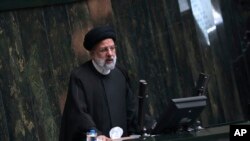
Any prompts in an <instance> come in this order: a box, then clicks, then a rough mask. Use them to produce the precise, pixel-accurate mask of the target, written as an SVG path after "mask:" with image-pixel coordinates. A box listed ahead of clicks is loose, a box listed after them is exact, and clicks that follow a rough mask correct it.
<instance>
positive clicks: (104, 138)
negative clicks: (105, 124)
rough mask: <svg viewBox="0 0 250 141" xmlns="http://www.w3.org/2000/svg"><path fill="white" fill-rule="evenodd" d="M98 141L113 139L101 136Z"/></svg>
mask: <svg viewBox="0 0 250 141" xmlns="http://www.w3.org/2000/svg"><path fill="white" fill-rule="evenodd" d="M97 141H111V139H110V138H108V137H106V136H104V135H99V136H97Z"/></svg>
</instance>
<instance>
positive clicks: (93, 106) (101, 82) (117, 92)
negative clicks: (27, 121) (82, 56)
mask: <svg viewBox="0 0 250 141" xmlns="http://www.w3.org/2000/svg"><path fill="white" fill-rule="evenodd" d="M126 78H127V77H126V75H124V73H123V71H121V69H119V68H115V69H113V70H111V72H110V73H109V74H108V75H102V74H100V73H99V72H98V71H97V70H96V69H95V68H94V66H93V64H92V62H91V61H88V62H86V63H85V64H83V65H81V66H80V67H78V68H77V69H75V70H73V71H72V73H71V76H70V83H69V88H68V95H67V100H66V103H65V107H64V112H63V117H62V122H61V129H60V137H59V140H60V141H80V140H85V133H86V132H87V131H89V130H90V129H93V128H94V129H96V130H97V132H98V134H102V135H106V136H108V137H109V131H110V129H111V128H112V127H115V126H119V127H121V128H122V129H123V130H124V134H123V136H127V135H128V134H131V133H132V132H136V123H137V122H136V113H137V112H136V110H137V106H136V105H137V104H136V98H135V95H133V94H132V93H131V90H130V89H129V85H128V82H127V79H126Z"/></svg>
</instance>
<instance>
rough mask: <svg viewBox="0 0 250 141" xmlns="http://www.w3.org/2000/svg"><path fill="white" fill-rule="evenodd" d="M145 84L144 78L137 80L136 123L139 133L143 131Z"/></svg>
mask: <svg viewBox="0 0 250 141" xmlns="http://www.w3.org/2000/svg"><path fill="white" fill-rule="evenodd" d="M146 85H147V82H146V81H145V80H140V81H139V94H138V100H139V106H138V125H139V130H140V132H141V134H143V133H144V117H145V106H144V99H145V96H146Z"/></svg>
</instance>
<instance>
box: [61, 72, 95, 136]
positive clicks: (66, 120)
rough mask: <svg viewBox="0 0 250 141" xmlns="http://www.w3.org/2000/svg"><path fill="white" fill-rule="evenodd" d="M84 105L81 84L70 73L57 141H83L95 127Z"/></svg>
mask: <svg viewBox="0 0 250 141" xmlns="http://www.w3.org/2000/svg"><path fill="white" fill-rule="evenodd" d="M85 103H86V102H85V93H84V88H83V85H82V82H81V81H80V79H79V78H77V76H76V75H75V74H74V73H72V74H71V77H70V82H69V88H68V95H67V99H66V103H65V107H64V112H63V116H62V121H61V129H60V136H59V141H72V140H74V141H80V140H83V139H85V133H86V132H87V131H88V130H90V129H92V128H95V127H96V126H95V123H94V122H93V119H92V118H91V116H90V115H89V114H88V113H87V112H86V111H87V110H86V109H87V107H86V104H85ZM97 131H98V130H97ZM98 132H99V131H98Z"/></svg>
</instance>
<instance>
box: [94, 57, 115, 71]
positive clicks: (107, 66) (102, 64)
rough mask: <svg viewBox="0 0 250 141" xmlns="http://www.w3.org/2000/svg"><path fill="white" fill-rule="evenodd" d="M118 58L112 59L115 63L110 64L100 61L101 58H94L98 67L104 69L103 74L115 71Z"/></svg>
mask: <svg viewBox="0 0 250 141" xmlns="http://www.w3.org/2000/svg"><path fill="white" fill-rule="evenodd" d="M116 58H117V57H116V56H115V57H114V58H112V59H113V62H112V63H110V64H107V63H106V62H105V60H104V59H100V58H94V59H93V60H94V61H95V63H96V64H97V65H98V67H99V68H100V69H102V70H101V72H104V73H105V72H109V71H110V70H113V69H114V68H115V65H116Z"/></svg>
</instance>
